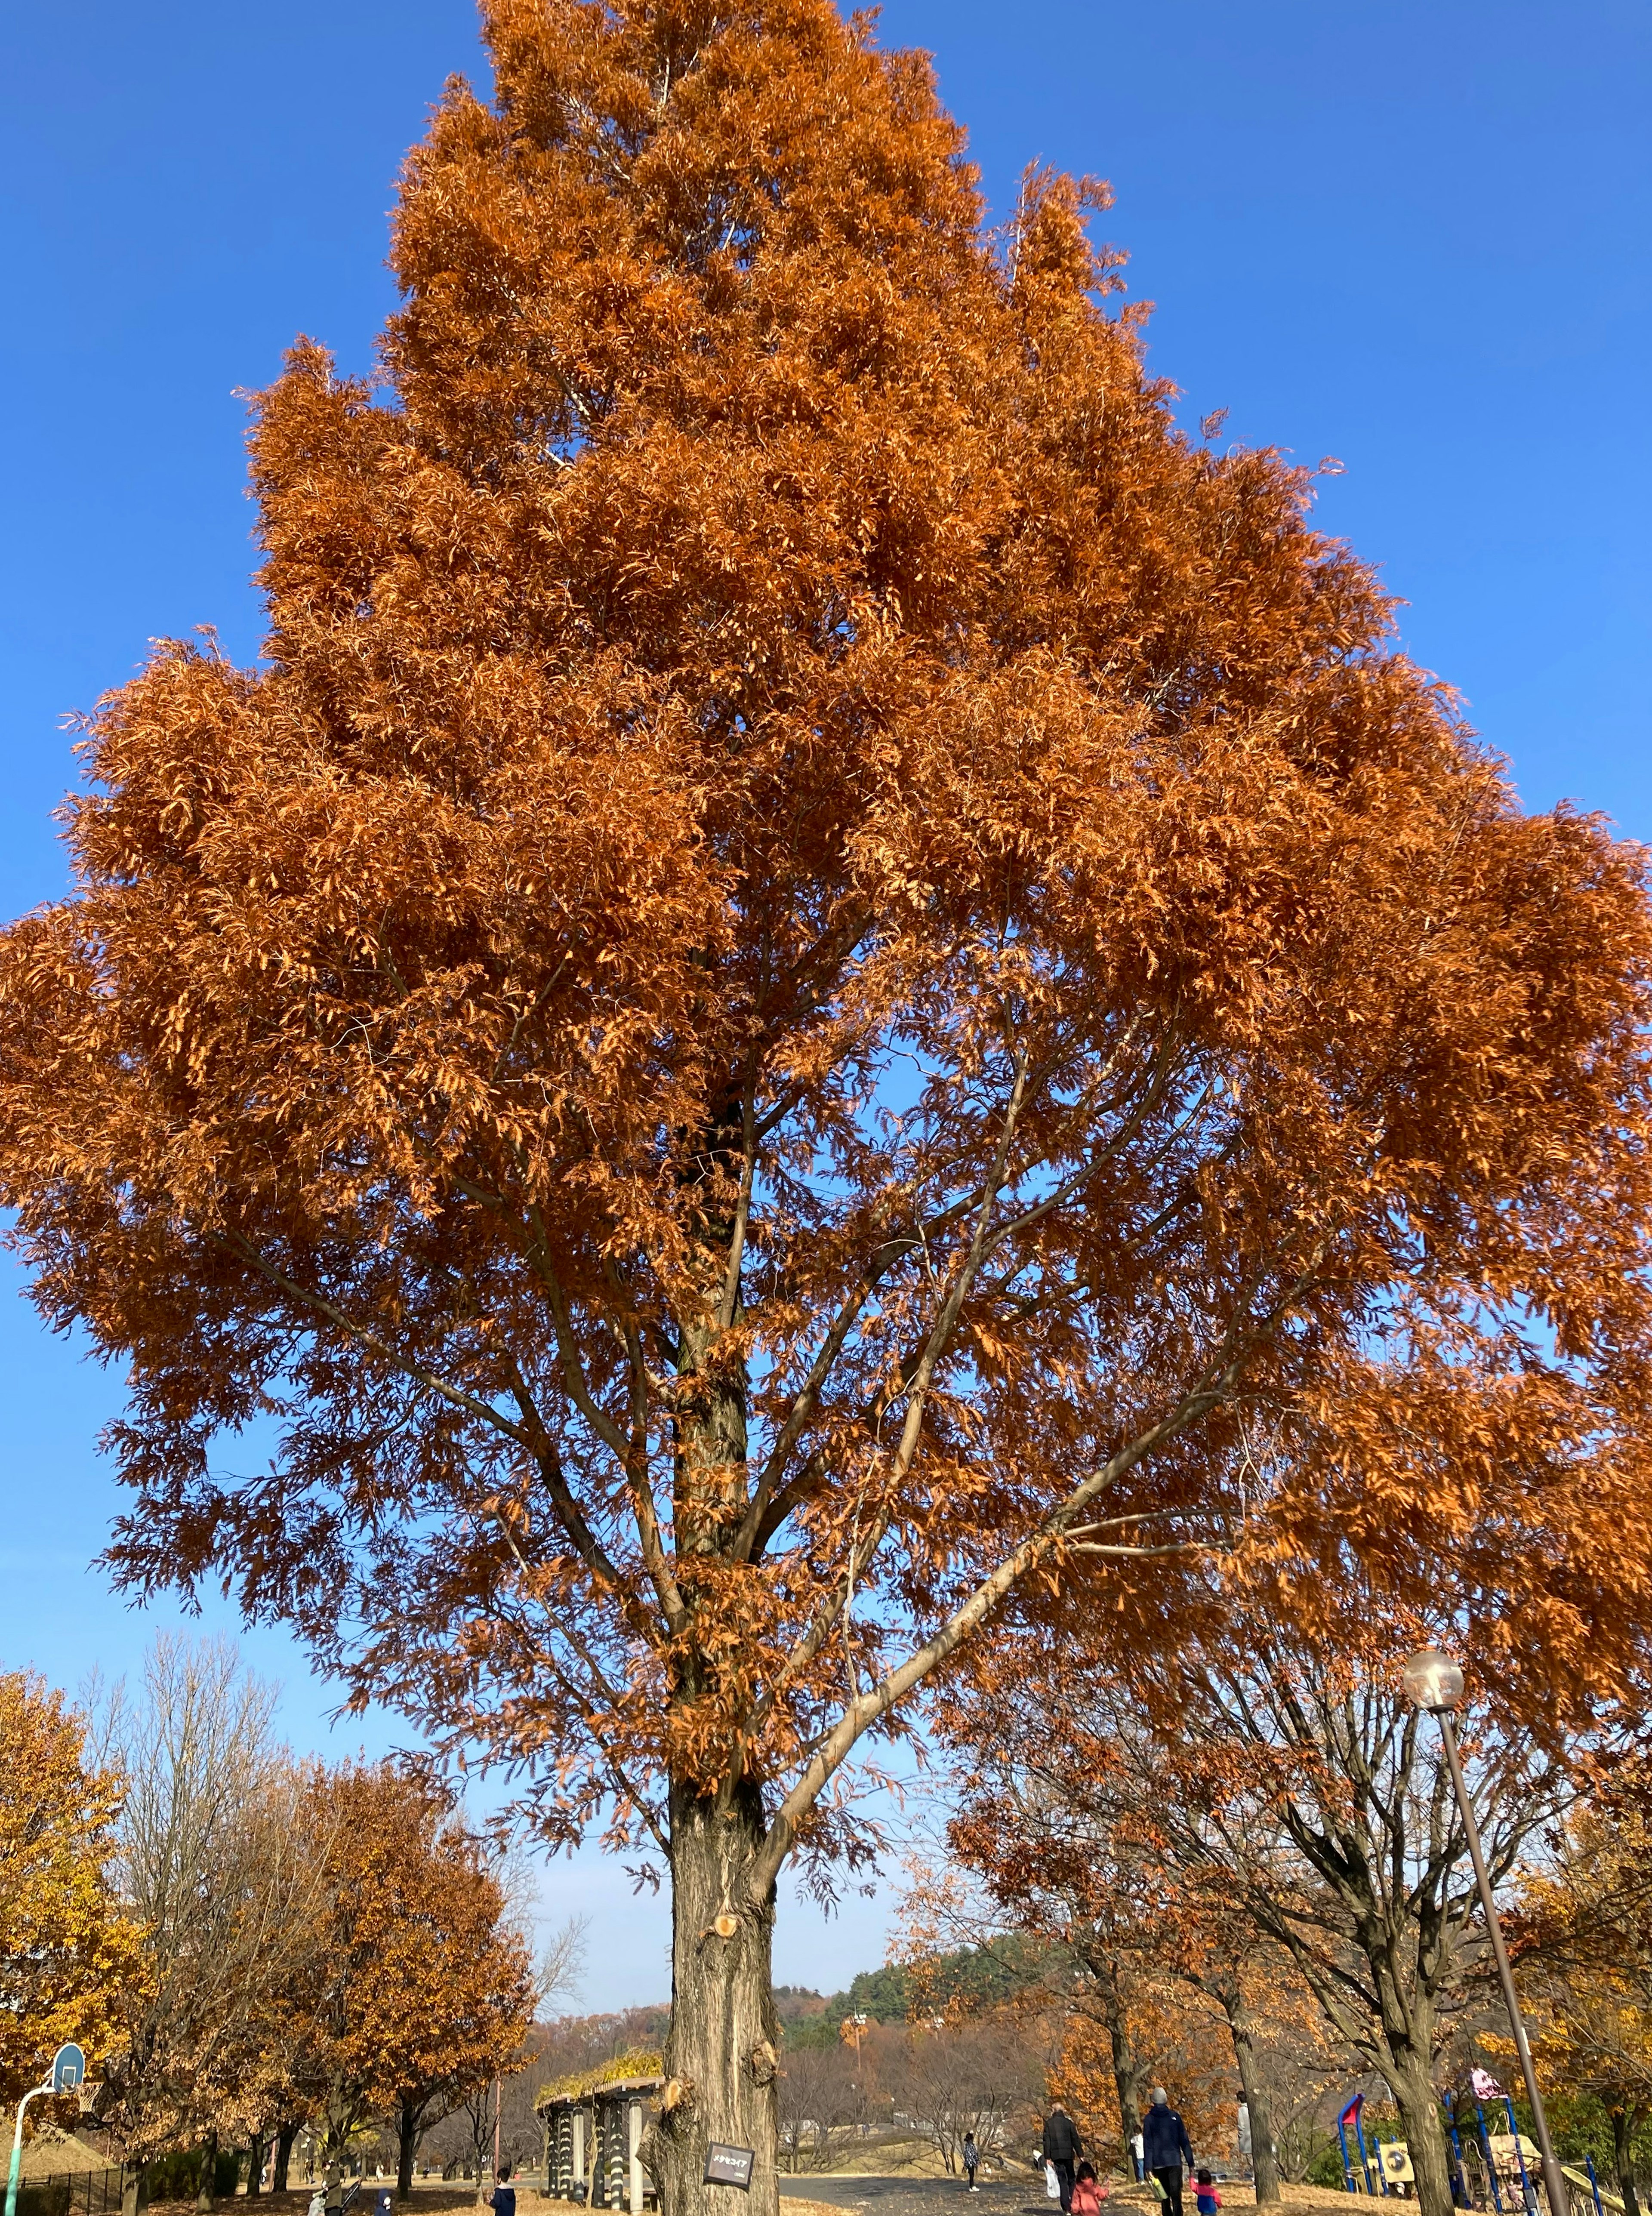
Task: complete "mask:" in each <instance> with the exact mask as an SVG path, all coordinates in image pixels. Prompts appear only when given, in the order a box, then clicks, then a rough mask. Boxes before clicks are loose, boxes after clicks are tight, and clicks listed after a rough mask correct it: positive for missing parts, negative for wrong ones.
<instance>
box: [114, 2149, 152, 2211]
mask: <svg viewBox="0 0 1652 2216" xmlns="http://www.w3.org/2000/svg"><path fill="white" fill-rule="evenodd" d="M148 2206H149V2187H148V2184H147V2183H146V2182H145V2177H144V2165H143V2164H142V2163H141V2162H140V2163H139V2164H137V2165H136V2167H135V2168H133V2169H131V2170H123V2171H122V2172H121V2174H120V2216H144V2211H145V2208H147V2207H148Z"/></svg>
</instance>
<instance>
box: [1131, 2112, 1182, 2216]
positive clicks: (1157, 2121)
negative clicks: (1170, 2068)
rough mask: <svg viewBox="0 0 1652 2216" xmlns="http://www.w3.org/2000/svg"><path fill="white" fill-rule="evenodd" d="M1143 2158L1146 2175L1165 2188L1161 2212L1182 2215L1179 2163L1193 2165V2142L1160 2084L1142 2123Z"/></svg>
mask: <svg viewBox="0 0 1652 2216" xmlns="http://www.w3.org/2000/svg"><path fill="white" fill-rule="evenodd" d="M1142 2158H1143V2161H1144V2162H1145V2163H1146V2164H1147V2174H1148V2176H1150V2177H1156V2178H1157V2179H1158V2181H1159V2183H1160V2184H1161V2185H1162V2187H1163V2188H1164V2216H1181V2172H1182V2165H1183V2164H1184V2163H1185V2164H1187V2168H1188V2169H1189V2170H1191V2169H1192V2168H1193V2142H1192V2141H1191V2140H1190V2139H1189V2138H1188V2136H1187V2125H1186V2124H1184V2123H1183V2122H1182V2121H1181V2118H1180V2116H1179V2115H1178V2114H1176V2112H1175V2110H1174V2108H1172V2107H1171V2105H1170V2096H1169V2095H1168V2093H1167V2092H1166V2091H1165V2090H1164V2088H1163V2086H1162V2085H1156V2086H1155V2087H1154V2088H1153V2105H1152V2107H1151V2108H1150V2109H1149V2110H1148V2112H1147V2121H1145V2122H1144V2123H1143V2126H1142Z"/></svg>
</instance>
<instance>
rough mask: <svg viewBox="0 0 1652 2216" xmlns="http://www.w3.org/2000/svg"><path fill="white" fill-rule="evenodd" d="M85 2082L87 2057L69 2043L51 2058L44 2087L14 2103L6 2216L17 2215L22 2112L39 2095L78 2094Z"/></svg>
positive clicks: (21, 2148) (31, 2091) (21, 2158)
mask: <svg viewBox="0 0 1652 2216" xmlns="http://www.w3.org/2000/svg"><path fill="white" fill-rule="evenodd" d="M85 2083H86V2057H85V2056H84V2055H83V2053H81V2051H80V2049H79V2048H78V2047H76V2046H74V2045H73V2044H72V2043H71V2044H70V2045H69V2046H67V2047H59V2049H58V2051H57V2053H55V2054H54V2055H53V2056H52V2075H51V2076H50V2077H48V2078H47V2079H46V2083H45V2084H43V2085H31V2086H30V2087H29V2089H28V2092H27V2093H25V2094H24V2096H23V2097H22V2100H21V2101H19V2102H18V2103H17V2124H16V2128H15V2130H14V2131H13V2133H12V2135H11V2170H10V2174H9V2176H8V2177H7V2179H6V2216H17V2179H18V2175H19V2173H20V2171H21V2170H22V2163H23V2111H24V2109H25V2108H28V2104H29V2102H31V2101H32V2100H34V2099H35V2098H36V2096H38V2095H40V2094H41V2093H54V2094H60V2093H78V2092H79V2091H80V2090H81V2088H82V2087H83V2085H84V2084H85Z"/></svg>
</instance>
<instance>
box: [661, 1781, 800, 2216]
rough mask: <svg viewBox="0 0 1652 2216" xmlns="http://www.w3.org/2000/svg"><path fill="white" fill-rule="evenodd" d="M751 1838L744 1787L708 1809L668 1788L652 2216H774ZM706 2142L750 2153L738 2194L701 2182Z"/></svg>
mask: <svg viewBox="0 0 1652 2216" xmlns="http://www.w3.org/2000/svg"><path fill="white" fill-rule="evenodd" d="M762 1834H763V1819H762V1808H761V1801H760V1799H759V1796H758V1794H757V1790H756V1788H755V1787H754V1786H749V1785H747V1786H742V1787H740V1788H737V1791H736V1793H735V1794H734V1796H733V1800H732V1803H731V1805H730V1804H729V1803H724V1805H723V1806H722V1807H719V1806H718V1802H717V1801H716V1800H713V1799H709V1798H701V1797H700V1795H698V1794H695V1793H693V1791H692V1790H690V1789H689V1788H687V1787H684V1786H681V1785H674V1787H673V1788H672V1794H671V1919H672V1942H671V2031H670V2036H669V2039H668V2041H667V2043H666V2050H665V2065H666V2073H667V2084H666V2086H665V2089H664V2091H663V2094H662V2096H661V2100H660V2116H659V2121H658V2122H657V2123H656V2125H655V2127H654V2128H653V2129H652V2131H650V2133H649V2134H648V2137H647V2139H646V2140H645V2142H644V2160H645V2161H646V2163H647V2164H648V2167H649V2170H650V2172H651V2173H652V2176H653V2178H654V2182H655V2184H656V2188H657V2189H658V2192H659V2196H660V2207H661V2211H662V2216H779V2208H780V2176H779V2170H778V2167H777V2161H776V2155H777V2147H778V2140H779V2098H778V2095H777V2092H776V2088H775V2082H774V2081H775V2077H776V2075H777V2072H778V2070H779V2053H778V2049H779V2045H780V2038H779V2029H778V2026H777V2023H776V2021H775V2016H774V1991H773V1986H772V1983H771V1975H770V1956H771V1948H772V1943H773V1938H774V1891H773V1888H772V1887H771V1888H770V1891H769V1893H768V1895H767V1899H764V1900H763V1901H761V1903H759V1904H757V1905H753V1904H752V1902H751V1900H750V1898H749V1892H748V1873H749V1869H750V1867H751V1863H752V1862H753V1860H754V1858H755V1854H756V1850H757V1848H758V1845H759V1844H760V1843H761V1838H762ZM712 2141H717V2142H719V2143H720V2144H722V2145H727V2146H737V2147H749V2148H750V2149H751V2151H752V2154H753V2157H754V2160H753V2164H752V2173H751V2189H750V2191H749V2193H741V2192H739V2191H738V2190H737V2188H730V2187H729V2186H726V2185H707V2184H706V2182H704V2181H705V2174H706V2149H707V2147H708V2146H709V2145H711V2144H712Z"/></svg>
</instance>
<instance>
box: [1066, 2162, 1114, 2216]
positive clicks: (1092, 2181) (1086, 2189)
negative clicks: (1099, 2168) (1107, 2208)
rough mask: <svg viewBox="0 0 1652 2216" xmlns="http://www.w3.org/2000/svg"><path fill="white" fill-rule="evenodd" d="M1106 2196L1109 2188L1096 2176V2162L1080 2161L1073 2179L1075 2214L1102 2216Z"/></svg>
mask: <svg viewBox="0 0 1652 2216" xmlns="http://www.w3.org/2000/svg"><path fill="white" fill-rule="evenodd" d="M1106 2197H1107V2188H1106V2186H1105V2185H1103V2183H1102V2182H1101V2181H1100V2178H1099V2177H1098V2176H1096V2174H1095V2170H1094V2164H1090V2163H1088V2162H1082V2163H1080V2164H1079V2165H1078V2172H1077V2175H1076V2176H1075V2178H1074V2179H1073V2216H1101V2204H1102V2202H1103V2201H1105V2200H1106Z"/></svg>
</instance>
